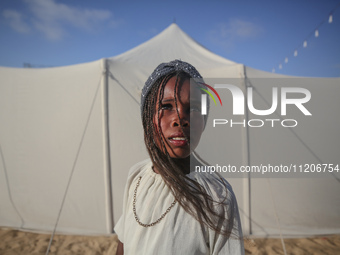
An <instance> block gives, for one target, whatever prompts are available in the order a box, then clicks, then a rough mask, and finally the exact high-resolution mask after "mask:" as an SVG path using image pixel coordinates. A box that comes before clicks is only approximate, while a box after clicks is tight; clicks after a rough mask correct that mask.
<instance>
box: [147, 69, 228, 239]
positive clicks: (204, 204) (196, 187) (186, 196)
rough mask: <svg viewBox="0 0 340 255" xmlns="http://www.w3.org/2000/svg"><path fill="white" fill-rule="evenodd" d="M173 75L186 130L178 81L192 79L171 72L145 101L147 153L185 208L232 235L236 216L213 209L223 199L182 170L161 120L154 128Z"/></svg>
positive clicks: (210, 225) (193, 214) (213, 226)
mask: <svg viewBox="0 0 340 255" xmlns="http://www.w3.org/2000/svg"><path fill="white" fill-rule="evenodd" d="M174 76H176V83H175V88H174V99H175V105H176V111H177V116H178V119H179V120H180V121H179V122H180V127H181V129H182V131H183V126H182V124H181V119H180V116H179V112H178V107H177V89H178V84H179V82H181V81H182V82H183V81H184V80H185V79H190V76H188V75H187V74H185V73H171V74H168V75H167V76H165V77H162V78H160V79H158V80H157V81H156V82H155V84H154V86H153V87H152V88H151V91H150V93H149V95H148V97H147V98H146V101H145V105H144V110H143V128H144V140H145V144H146V147H147V150H148V153H149V155H150V158H151V160H152V162H153V165H154V166H155V167H156V168H157V170H158V171H159V174H160V175H161V176H162V178H163V180H164V182H165V183H166V185H167V186H168V187H169V188H170V190H171V192H172V193H173V195H174V197H175V199H176V201H177V202H178V203H179V204H180V206H182V207H183V209H184V210H185V211H186V212H188V213H189V214H191V215H192V216H193V217H194V218H196V220H198V221H199V222H200V223H203V224H205V225H207V226H208V227H209V228H211V229H213V230H215V231H216V232H218V233H220V234H223V235H227V236H229V235H230V234H231V229H232V228H233V222H232V221H231V220H232V219H233V217H228V219H229V220H228V219H225V215H224V213H223V212H218V211H217V210H215V209H214V208H215V207H216V205H218V204H221V202H216V201H214V200H213V199H212V197H211V196H210V195H209V194H207V192H206V191H205V189H204V188H203V187H202V186H201V185H200V184H199V183H198V182H196V181H195V180H192V179H190V178H189V177H187V176H186V175H185V174H184V173H183V171H182V168H181V165H180V164H179V163H178V162H176V160H174V159H172V158H171V157H170V155H169V153H168V151H167V150H166V145H165V143H166V141H164V140H165V139H164V135H163V134H162V132H161V126H160V121H158V130H156V129H155V126H154V124H153V123H154V122H153V118H154V115H155V116H156V117H157V119H158V120H159V114H160V109H161V107H160V106H161V102H162V96H163V94H164V88H165V85H166V84H167V82H168V81H169V80H170V79H171V78H172V77H174ZM158 95H160V97H159V100H158V101H157V96H158ZM157 104H158V106H159V107H157V108H158V111H157V112H155V109H156V105H157ZM183 134H185V132H183ZM155 135H156V136H158V137H159V138H160V141H161V147H162V148H158V146H157V144H156V141H155V138H154V136H155ZM230 206H233V205H230ZM231 211H233V210H231ZM230 216H232V215H230ZM225 220H228V222H227V226H228V227H227V228H226V229H225V228H222V225H224V226H226V224H225V222H224V221H225ZM221 223H222V224H221Z"/></svg>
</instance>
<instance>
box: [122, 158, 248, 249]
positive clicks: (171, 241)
mask: <svg viewBox="0 0 340 255" xmlns="http://www.w3.org/2000/svg"><path fill="white" fill-rule="evenodd" d="M140 176H141V177H142V178H141V180H140V185H139V187H138V189H137V196H136V213H137V216H138V218H139V220H140V221H141V222H142V223H144V224H150V223H152V222H154V221H156V220H158V219H159V218H160V216H161V215H162V214H163V213H164V212H165V211H166V210H167V209H168V208H169V207H170V205H171V204H172V202H173V201H174V196H173V195H172V193H171V192H170V190H169V188H168V187H167V186H166V184H165V182H164V181H163V179H162V177H161V175H159V174H156V173H155V172H154V171H153V170H152V163H151V161H150V160H149V159H148V160H145V161H142V162H140V163H138V164H136V165H135V166H133V167H132V168H131V169H130V172H129V177H128V180H127V185H126V188H125V194H124V204H123V215H122V216H121V218H120V219H119V221H118V223H117V224H116V226H115V232H116V233H117V235H118V238H119V240H120V241H121V242H122V243H124V254H125V255H129V254H132V255H138V254H143V255H149V254H150V255H152V254H157V255H167V254H169V255H174V254H176V255H181V254H183V255H191V254H195V255H199V254H223V255H227V254H232V255H239V254H244V247H243V239H242V230H241V223H240V217H239V212H238V207H237V202H236V198H235V195H234V193H233V191H232V188H231V186H230V185H229V184H228V183H227V182H226V181H225V180H224V183H223V182H222V181H221V180H220V179H219V178H218V177H217V176H215V175H212V174H209V173H198V172H197V173H196V172H191V173H190V174H188V175H187V176H188V177H189V178H191V179H194V180H196V181H197V182H198V183H199V184H201V185H202V186H203V187H204V188H205V189H206V191H207V193H208V194H209V195H211V196H212V198H213V199H214V200H215V201H216V200H217V201H220V202H221V201H223V200H224V198H225V196H226V194H227V197H226V199H225V200H224V202H223V205H219V207H218V210H219V211H220V210H223V212H225V217H226V218H228V219H231V218H233V220H232V221H231V222H234V224H232V225H233V226H227V227H230V228H232V229H231V230H232V235H231V236H230V237H229V238H228V237H226V236H224V235H220V234H217V233H216V232H215V231H214V230H212V229H210V228H208V227H206V226H204V225H202V224H200V223H199V222H198V221H197V220H196V219H195V218H194V217H193V216H192V215H190V214H188V213H187V212H186V211H185V210H184V209H183V208H182V207H181V206H180V205H179V204H178V203H176V204H175V206H174V207H173V208H172V209H171V210H170V211H169V213H168V214H167V215H165V217H164V218H163V219H162V220H161V221H160V222H159V223H157V224H156V225H154V226H151V227H143V226H141V225H140V224H138V223H137V221H136V219H135V216H134V213H133V205H132V204H133V196H134V191H135V189H136V185H137V182H138V179H139V177H140ZM226 186H227V189H226V188H225V187H226ZM226 192H227V193H226Z"/></svg>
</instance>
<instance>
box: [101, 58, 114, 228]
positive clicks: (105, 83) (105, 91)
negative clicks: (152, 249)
mask: <svg viewBox="0 0 340 255" xmlns="http://www.w3.org/2000/svg"><path fill="white" fill-rule="evenodd" d="M103 69H104V72H103V80H102V81H103V102H104V122H105V123H104V132H105V135H104V137H105V141H104V143H106V144H105V146H104V148H106V150H105V154H106V162H105V163H106V167H105V168H106V170H107V171H106V174H107V192H108V194H107V196H108V205H109V215H108V216H109V219H108V221H109V226H110V229H109V231H110V233H113V227H114V225H113V193H112V171H111V170H112V168H111V148H110V128H109V118H110V114H109V82H108V81H109V79H108V76H109V70H108V63H107V59H105V58H103Z"/></svg>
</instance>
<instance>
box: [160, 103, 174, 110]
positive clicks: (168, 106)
mask: <svg viewBox="0 0 340 255" xmlns="http://www.w3.org/2000/svg"><path fill="white" fill-rule="evenodd" d="M171 108H172V105H171V104H162V105H161V109H162V110H171Z"/></svg>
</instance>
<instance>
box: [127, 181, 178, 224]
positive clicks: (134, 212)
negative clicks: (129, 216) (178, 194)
mask: <svg viewBox="0 0 340 255" xmlns="http://www.w3.org/2000/svg"><path fill="white" fill-rule="evenodd" d="M141 179H142V176H139V178H138V181H137V185H136V188H135V191H134V194H133V203H132V204H133V214H134V216H135V219H136V221H137V222H138V224H139V225H141V226H143V227H145V228H147V227H152V226H154V225H156V224H157V223H159V222H160V221H161V220H162V219H163V218H164V217H165V215H167V214H168V212H170V210H171V209H172V207H174V205H175V204H176V200H174V201H173V202H172V204H171V205H170V207H169V208H168V209H166V211H165V213H163V214H162V215H161V217H159V219H158V220H156V221H154V222H152V223H150V224H144V223H142V222H141V221H140V220H139V219H138V216H137V212H136V197H137V189H138V186H139V184H140V180H141Z"/></svg>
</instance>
